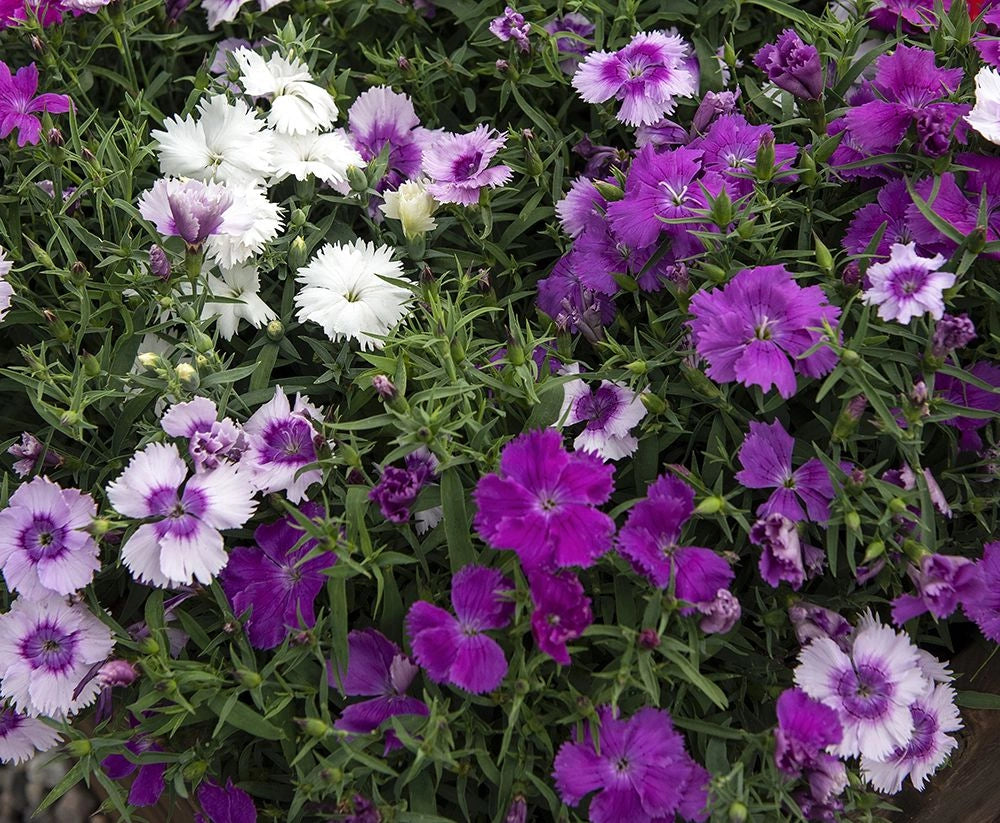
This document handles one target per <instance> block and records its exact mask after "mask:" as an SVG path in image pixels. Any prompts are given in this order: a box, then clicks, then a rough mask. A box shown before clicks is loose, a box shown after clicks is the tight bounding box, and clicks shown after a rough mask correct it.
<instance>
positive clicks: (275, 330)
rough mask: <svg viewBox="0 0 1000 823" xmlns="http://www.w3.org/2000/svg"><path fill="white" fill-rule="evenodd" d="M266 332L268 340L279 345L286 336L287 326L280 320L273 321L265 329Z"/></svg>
mask: <svg viewBox="0 0 1000 823" xmlns="http://www.w3.org/2000/svg"><path fill="white" fill-rule="evenodd" d="M265 332H266V333H267V338H268V340H273V341H274V342H275V343H277V342H278V341H279V340H281V338H282V337H284V336H285V325H284V323H282V322H281V321H280V320H272V321H271V322H270V323H268V324H267V326H266V327H265Z"/></svg>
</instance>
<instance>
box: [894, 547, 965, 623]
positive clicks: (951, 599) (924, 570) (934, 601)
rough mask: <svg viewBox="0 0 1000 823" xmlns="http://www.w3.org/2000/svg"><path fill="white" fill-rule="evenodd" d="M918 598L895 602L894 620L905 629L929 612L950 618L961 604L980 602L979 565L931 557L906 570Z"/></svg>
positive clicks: (961, 559)
mask: <svg viewBox="0 0 1000 823" xmlns="http://www.w3.org/2000/svg"><path fill="white" fill-rule="evenodd" d="M906 572H907V574H908V575H909V576H910V579H911V580H912V581H913V584H914V585H915V586H916V587H917V593H916V594H901V595H900V596H899V597H897V598H896V599H895V600H893V601H892V620H893V622H894V623H895V624H896V625H897V626H902V625H903V624H904V623H905V622H906V621H907V620H912V619H913V618H914V617H919V616H920V615H922V614H924V612H928V611H929V612H930V613H931V614H933V615H934V616H935V617H936V618H944V617H948V615H950V614H951V613H952V612H953V611H955V609H957V608H958V606H959V604H960V603H967V602H973V603H975V602H977V601H978V600H979V599H980V598H981V597H982V595H983V581H982V578H981V576H980V573H979V569H978V568H977V566H976V564H975V563H973V562H972V561H971V560H969V559H968V558H967V557H949V556H947V555H943V554H928V555H924V557H922V558H921V560H920V566H919V568H916V567H914V566H910V567H909V568H907V570H906Z"/></svg>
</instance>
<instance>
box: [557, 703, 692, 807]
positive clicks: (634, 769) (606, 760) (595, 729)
mask: <svg viewBox="0 0 1000 823" xmlns="http://www.w3.org/2000/svg"><path fill="white" fill-rule="evenodd" d="M598 739H599V741H600V749H598V748H597V741H598ZM553 776H554V777H555V782H556V789H557V790H558V792H559V795H560V797H562V799H563V802H564V803H566V804H568V805H571V806H576V805H578V804H579V803H580V801H582V800H583V798H584V797H586V796H587V795H588V794H592V793H593V798H592V799H591V801H590V807H589V819H590V820H591V821H593V823H622V821H626V820H627V821H629V823H663V822H664V821H673V820H674V819H675V815H676V814H678V813H680V814H681V815H682V817H683V818H684V819H686V820H691V819H705V817H704V816H703V814H702V813H703V807H704V805H705V803H706V801H707V794H706V793H705V791H704V785H705V784H706V783H707V777H708V776H707V773H706V772H705V771H704V770H703V769H701V767H699V766H697V765H696V764H695V763H694V762H693V761H692V760H691V758H690V756H689V755H688V754H687V752H686V751H685V750H684V739H683V738H682V737H681V736H680V735H679V734H678V733H677V732H676V731H675V730H674V727H673V723H672V721H671V718H670V714H669V713H668V712H666V711H664V710H661V709H652V708H645V709H640V710H639V711H638V712H636V713H635V714H634V715H632V717H630V718H629V719H628V720H623V719H621V718H619V717H616V716H615V712H614V710H612V709H611V708H610V707H608V706H602V707H600V708H599V709H598V710H597V720H596V722H595V721H591V722H590V724H589V728H588V729H587V731H586V734H585V736H584V739H583V741H581V742H579V743H576V742H572V741H568V742H566V743H563V745H562V746H561V747H560V749H559V753H558V754H557V755H556V759H555V770H554V773H553ZM699 800H700V801H701V804H700V807H695V806H696V804H697V803H698V801H699Z"/></svg>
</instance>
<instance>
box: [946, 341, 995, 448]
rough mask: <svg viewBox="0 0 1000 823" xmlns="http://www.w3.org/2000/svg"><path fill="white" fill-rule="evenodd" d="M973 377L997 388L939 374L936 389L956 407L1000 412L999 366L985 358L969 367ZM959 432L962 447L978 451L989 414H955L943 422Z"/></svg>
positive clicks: (988, 420)
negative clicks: (981, 434)
mask: <svg viewBox="0 0 1000 823" xmlns="http://www.w3.org/2000/svg"><path fill="white" fill-rule="evenodd" d="M968 371H969V374H970V375H971V376H972V377H975V378H977V379H978V380H980V381H982V382H984V383H987V384H988V385H990V386H993V387H994V389H993V390H992V391H990V390H989V389H984V388H981V387H980V386H976V385H974V384H973V383H970V382H968V381H966V380H960V379H959V378H956V377H951V376H950V375H947V374H939V375H938V378H937V383H936V385H935V389H936V391H937V392H938V394H940V396H941V398H942V399H943V400H946V401H947V402H948V403H951V404H953V405H955V406H964V407H965V408H967V409H975V410H976V411H981V412H992V413H993V414H994V415H995V414H997V413H1000V391H997V389H1000V366H994V365H993V364H992V363H988V362H986V361H985V360H984V361H981V362H979V363H976V364H975V365H974V366H973V367H972V368H971V369H969V370H968ZM941 422H943V423H944V424H945V425H947V426H952V427H954V428H956V429H958V431H959V439H958V444H959V446H960V447H961V448H962V449H964V450H966V451H975V452H978V451H979V450H980V449H982V447H983V440H982V438H981V437H980V436H979V430H980V429H983V428H985V427H986V426H988V425H989V422H990V418H989V417H961V416H959V417H952V418H949V419H948V420H943V421H941Z"/></svg>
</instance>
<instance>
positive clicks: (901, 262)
mask: <svg viewBox="0 0 1000 823" xmlns="http://www.w3.org/2000/svg"><path fill="white" fill-rule="evenodd" d="M944 262H945V261H944V257H942V256H941V255H940V254H937V255H935V256H934V257H933V258H928V257H918V256H917V253H916V243H913V242H911V243H907V244H906V245H905V246H902V245H900V244H898V243H895V244H893V246H892V249H891V250H890V256H889V260H888V262H885V263H873V264H872V265H871V266H869V267H868V272H867V275H868V281H869V282H870V284H871V285H870V286H869V288H868V289H866V290H865V293H864V302H865V303H867V304H868V305H869V306H871V305H876V306H878V316H879V317H881V318H882V319H883V320H895V321H896V322H897V323H902V324H904V325H905V324H907V323H909V322H910V320H911V319H913V318H914V317H920V316H922V315H924V314H927V313H929V314H930V315H931V317H933V318H934V319H935V320H940V319H941V316H942V315H943V314H944V296H943V292H944V290H945V289H947V288H950V287H951V286H953V285H955V275H954V274H952V273H950V272H941V271H938V269H940V268H941V266H943V265H944Z"/></svg>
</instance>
